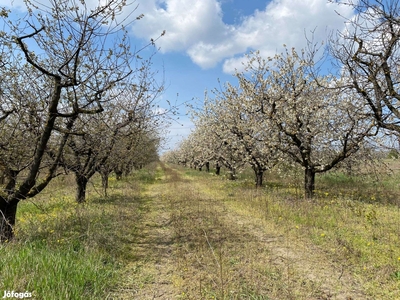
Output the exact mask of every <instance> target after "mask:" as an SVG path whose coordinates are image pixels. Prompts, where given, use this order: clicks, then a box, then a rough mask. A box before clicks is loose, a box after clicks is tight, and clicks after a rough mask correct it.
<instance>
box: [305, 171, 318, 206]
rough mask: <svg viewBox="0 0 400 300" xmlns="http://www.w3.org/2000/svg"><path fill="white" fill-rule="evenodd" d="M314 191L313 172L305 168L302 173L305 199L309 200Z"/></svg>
mask: <svg viewBox="0 0 400 300" xmlns="http://www.w3.org/2000/svg"><path fill="white" fill-rule="evenodd" d="M314 189H315V171H314V170H313V169H311V168H306V169H305V172H304V191H305V197H306V198H307V199H310V198H312V197H313V196H314Z"/></svg>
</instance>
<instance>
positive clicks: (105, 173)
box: [100, 170, 110, 197]
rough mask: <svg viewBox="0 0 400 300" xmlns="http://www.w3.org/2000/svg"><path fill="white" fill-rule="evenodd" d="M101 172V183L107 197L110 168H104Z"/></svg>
mask: <svg viewBox="0 0 400 300" xmlns="http://www.w3.org/2000/svg"><path fill="white" fill-rule="evenodd" d="M100 174H101V185H102V187H103V191H104V197H107V189H108V177H109V176H110V172H109V171H108V170H102V171H101V172H100Z"/></svg>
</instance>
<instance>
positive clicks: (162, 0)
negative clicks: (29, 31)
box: [0, 0, 352, 148]
mask: <svg viewBox="0 0 400 300" xmlns="http://www.w3.org/2000/svg"><path fill="white" fill-rule="evenodd" d="M90 1H91V2H95V0H90ZM0 2H3V1H2V0H0ZM19 2H20V1H18V0H14V1H13V2H12V3H14V7H15V6H16V5H18V3H19ZM136 6H137V8H136V11H134V13H133V17H136V16H138V15H140V14H144V17H143V18H142V19H140V20H139V21H137V22H134V25H133V26H132V28H131V29H130V32H131V37H132V41H133V42H134V43H135V44H136V45H138V46H140V45H143V44H145V43H147V42H148V41H149V40H150V39H151V38H156V37H157V36H159V35H160V34H161V32H163V31H164V30H165V31H166V33H165V35H164V36H163V37H161V38H160V39H159V40H158V41H157V47H159V48H160V52H159V53H158V54H157V55H156V57H155V60H154V63H155V68H158V69H160V70H161V73H163V72H164V73H163V74H164V78H165V84H166V87H167V90H166V92H165V94H164V95H163V96H162V97H163V100H165V99H168V100H169V101H171V102H172V103H174V102H175V101H177V102H178V103H185V102H192V101H193V100H192V99H198V100H200V101H201V99H203V98H204V91H205V90H212V89H213V88H215V87H218V86H219V83H218V80H220V81H221V82H222V83H223V82H226V81H234V79H233V77H232V74H233V73H234V71H235V69H240V68H241V66H242V62H243V60H244V54H245V53H247V52H249V51H251V50H259V51H260V52H261V53H262V55H265V56H266V57H267V56H272V55H274V54H275V53H280V52H282V50H283V45H284V44H285V45H286V46H287V47H288V48H291V47H296V48H298V49H301V48H304V47H305V46H306V39H305V35H307V36H309V37H311V32H314V40H315V41H322V40H324V39H325V38H326V37H327V35H328V33H329V32H332V31H333V30H341V29H342V28H343V26H344V19H345V18H351V16H352V11H351V10H350V9H349V8H348V7H346V6H337V5H336V4H332V3H329V1H328V0H273V1H266V0H246V1H244V0H136V2H135V3H134V4H133V5H131V6H130V7H129V9H132V8H134V7H136ZM338 13H339V14H340V15H341V16H339V15H338ZM185 112H186V108H185V107H184V105H182V106H181V109H180V114H181V115H182V116H181V118H180V120H179V122H176V123H173V124H172V126H171V128H170V131H171V132H170V134H169V139H170V142H169V143H168V144H167V145H166V147H167V148H168V147H174V145H175V144H176V143H177V142H178V141H179V140H180V139H181V138H182V137H184V136H186V135H187V134H188V133H189V132H190V129H191V128H192V127H193V125H192V124H191V123H190V121H189V119H188V118H187V117H185V116H184V114H185ZM182 125H183V126H182Z"/></svg>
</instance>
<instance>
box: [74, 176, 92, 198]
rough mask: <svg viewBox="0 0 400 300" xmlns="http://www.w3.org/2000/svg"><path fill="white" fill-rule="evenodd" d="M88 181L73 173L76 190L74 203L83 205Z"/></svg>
mask: <svg viewBox="0 0 400 300" xmlns="http://www.w3.org/2000/svg"><path fill="white" fill-rule="evenodd" d="M88 181H89V180H88V179H87V178H86V177H85V176H82V175H80V174H76V173H75V182H76V185H77V189H76V202H78V203H84V202H85V201H86V187H87V183H88Z"/></svg>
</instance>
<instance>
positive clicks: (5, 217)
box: [0, 197, 19, 242]
mask: <svg viewBox="0 0 400 300" xmlns="http://www.w3.org/2000/svg"><path fill="white" fill-rule="evenodd" d="M18 202H19V201H17V200H15V201H10V202H7V201H6V199H4V198H3V197H1V198H0V242H5V241H11V240H12V239H13V237H14V225H15V216H16V214H17V205H18Z"/></svg>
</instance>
